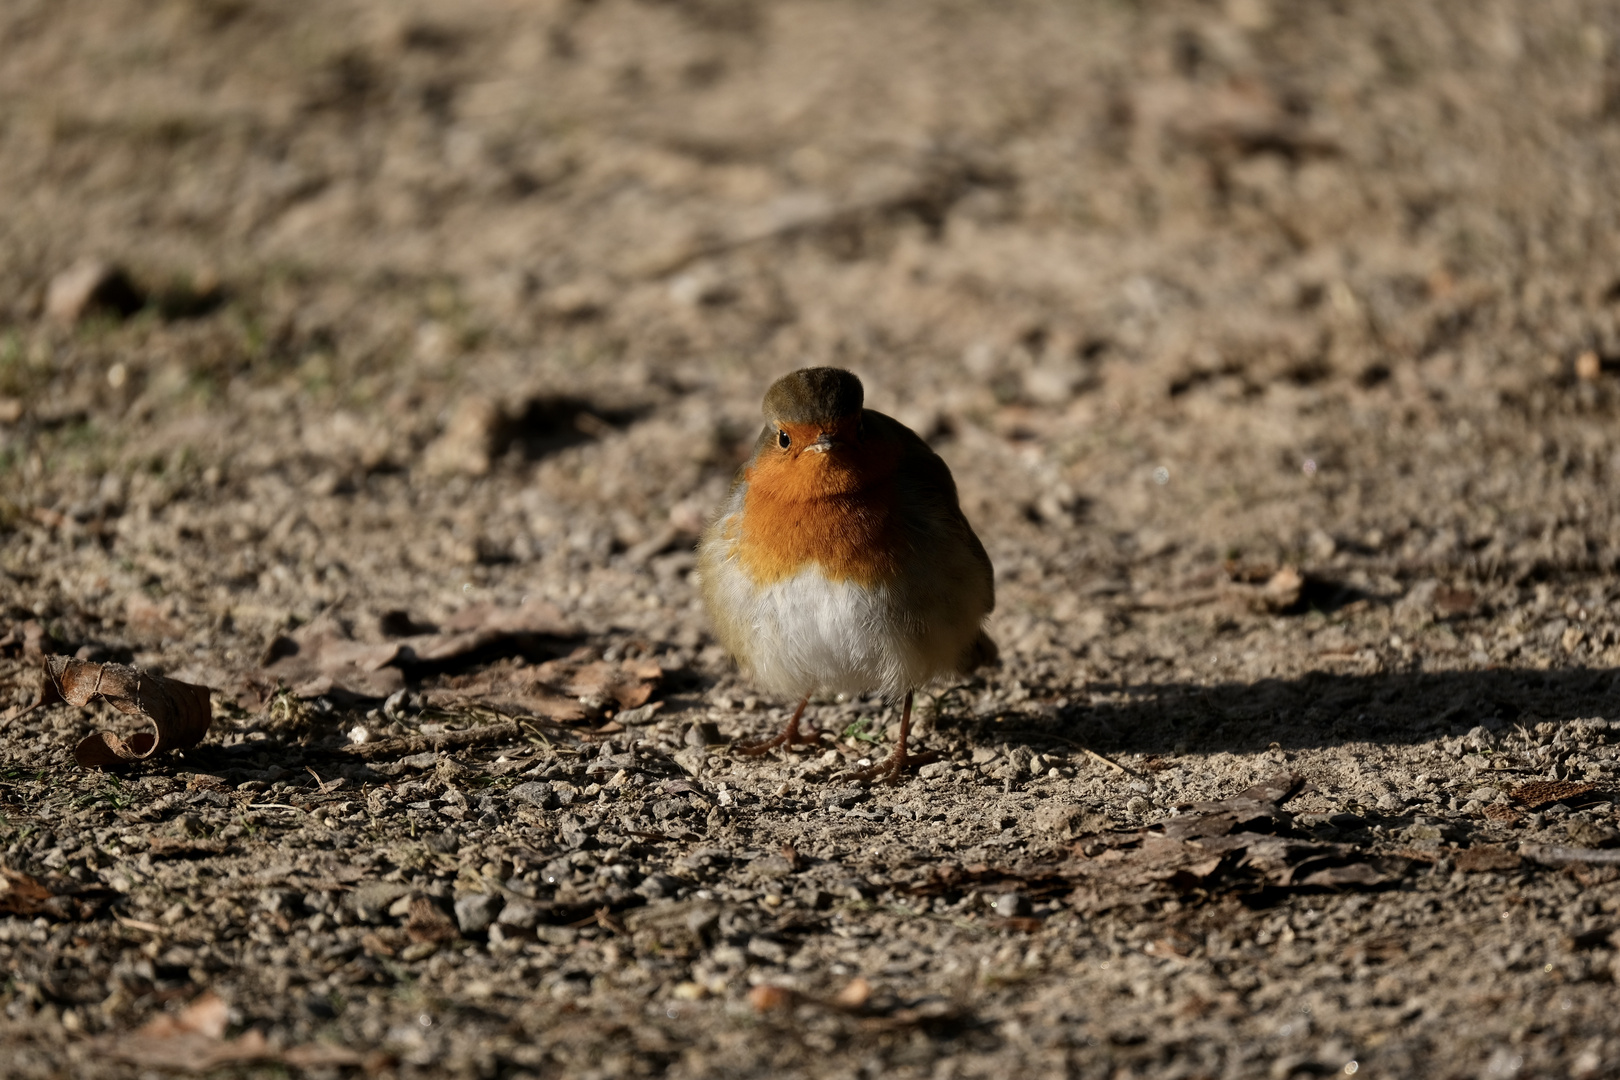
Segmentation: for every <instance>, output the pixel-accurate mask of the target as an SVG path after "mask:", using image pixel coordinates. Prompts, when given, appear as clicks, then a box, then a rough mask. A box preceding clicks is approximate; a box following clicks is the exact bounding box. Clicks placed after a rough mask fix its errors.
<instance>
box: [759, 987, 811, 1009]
mask: <svg viewBox="0 0 1620 1080" xmlns="http://www.w3.org/2000/svg"><path fill="white" fill-rule="evenodd" d="M798 1000H799V994H798V991H796V990H793V989H791V988H789V987H786V986H770V985H761V986H756V987H754V988H753V989H752V990H750V991H748V1004H749V1005H750V1006H752V1007H753V1010H754V1011H755V1012H761V1013H763V1012H778V1011H780V1010H782V1009H790V1008H792V1007H793V1004H794V1002H796V1001H798Z"/></svg>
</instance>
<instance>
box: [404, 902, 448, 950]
mask: <svg viewBox="0 0 1620 1080" xmlns="http://www.w3.org/2000/svg"><path fill="white" fill-rule="evenodd" d="M405 934H406V936H407V937H409V938H410V939H411V940H412V941H414V942H417V943H423V942H439V941H454V940H455V938H456V937H457V934H456V924H455V923H453V922H451V921H450V917H449V916H447V915H446V914H445V913H444V910H443V909H442V908H440V907H439V905H438V904H435V903H434V902H433V901H432V900H431V899H429V898H428V897H426V896H418V897H417V898H416V899H415V900H412V901H411V906H410V913H409V915H408V916H407V917H406V919H405Z"/></svg>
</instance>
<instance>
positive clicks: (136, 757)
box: [34, 656, 213, 769]
mask: <svg viewBox="0 0 1620 1080" xmlns="http://www.w3.org/2000/svg"><path fill="white" fill-rule="evenodd" d="M208 695H209V690H208V688H207V687H206V686H197V685H195V684H194V683H188V682H181V681H180V680H179V679H170V678H166V677H164V676H162V675H154V674H152V673H151V672H143V671H139V670H137V669H135V668H132V667H126V666H125V665H123V664H93V663H91V662H89V661H88V660H76V659H74V658H73V657H71V656H52V657H48V658H46V660H45V683H44V685H43V686H42V687H41V688H40V694H39V700H38V701H37V702H35V703H34V707H35V708H38V707H40V706H44V705H53V704H55V703H56V702H59V701H65V702H67V703H68V704H69V705H72V706H74V707H76V708H80V709H82V708H84V707H85V706H87V705H89V704H90V703H91V702H92V701H94V700H96V699H97V698H100V699H102V700H103V701H105V702H107V704H109V705H111V706H112V707H113V708H115V709H117V710H118V711H119V712H121V713H127V714H129V715H131V716H139V717H141V718H143V719H145V720H146V721H147V722H148V723H150V724H151V725H152V730H151V731H140V732H136V733H135V734H134V735H132V736H130V738H129V740H128V741H127V742H126V741H125V740H123V739H121V738H119V737H118V736H117V735H116V734H114V733H113V732H111V731H98V732H96V733H95V734H94V735H91V736H90V737H89V738H87V739H85V740H84V741H83V742H81V743H79V745H78V746H76V747H74V748H73V759H74V760H75V761H77V762H78V763H79V764H80V765H82V766H84V767H85V768H87V769H97V768H105V767H106V766H108V765H117V764H119V763H121V762H131V761H142V760H144V759H146V758H149V757H151V756H152V755H153V754H156V753H157V752H158V751H160V750H184V749H186V748H187V747H190V746H196V745H197V744H198V743H199V742H201V741H202V738H203V736H204V735H206V734H207V733H208V725H209V724H210V723H211V722H212V721H213V710H212V709H211V708H210V706H209V702H208Z"/></svg>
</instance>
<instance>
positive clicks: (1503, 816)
mask: <svg viewBox="0 0 1620 1080" xmlns="http://www.w3.org/2000/svg"><path fill="white" fill-rule="evenodd" d="M1483 813H1484V814H1485V816H1486V817H1487V818H1489V819H1490V820H1491V821H1499V822H1502V823H1503V824H1512V823H1513V822H1515V821H1518V820H1519V819H1520V818H1522V817H1524V811H1523V810H1521V809H1519V808H1518V807H1517V806H1509V805H1508V804H1506V803H1492V804H1491V805H1489V806H1487V807H1486V808H1485V809H1484V811H1483Z"/></svg>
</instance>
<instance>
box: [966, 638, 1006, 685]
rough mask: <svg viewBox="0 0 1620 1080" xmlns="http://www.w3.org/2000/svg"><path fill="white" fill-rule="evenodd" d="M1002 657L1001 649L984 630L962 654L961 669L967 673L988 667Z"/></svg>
mask: <svg viewBox="0 0 1620 1080" xmlns="http://www.w3.org/2000/svg"><path fill="white" fill-rule="evenodd" d="M1000 659H1001V650H1000V649H998V648H997V647H996V643H995V641H994V640H993V639H992V638H991V637H990V635H989V634H987V633H985V632H984V631H983V630H980V631H979V636H978V637H976V638H974V639H973V644H971V645H969V646H968V650H967V652H966V653H964V654H963V656H962V667H961V671H962V673H963V674H964V675H965V674H967V673H968V672H970V671H974V670H976V669H978V668H982V667H986V666H988V665H990V664H994V663H996V662H997V661H998V660H1000Z"/></svg>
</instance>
